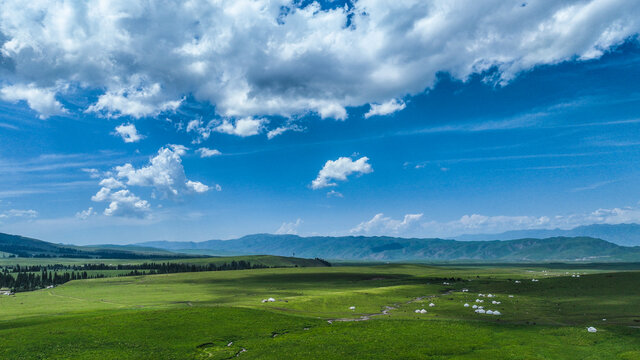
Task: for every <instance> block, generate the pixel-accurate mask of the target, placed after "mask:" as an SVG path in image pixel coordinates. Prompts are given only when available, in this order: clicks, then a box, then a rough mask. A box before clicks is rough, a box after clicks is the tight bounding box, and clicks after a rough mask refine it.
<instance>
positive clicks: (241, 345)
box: [0, 258, 640, 359]
mask: <svg viewBox="0 0 640 360" xmlns="http://www.w3.org/2000/svg"><path fill="white" fill-rule="evenodd" d="M235 259H237V258H235ZM195 260H201V259H195ZM248 261H251V260H248ZM81 263H82V262H81ZM128 263H130V262H128ZM252 263H253V261H252ZM576 272H580V273H581V276H580V277H579V278H575V277H571V274H573V273H576ZM567 273H568V274H567ZM531 279H538V280H539V281H537V282H533V281H531ZM516 280H517V281H519V283H516ZM445 283H448V284H445ZM462 289H468V290H469V291H468V292H462ZM479 293H482V294H485V295H486V294H489V293H491V294H492V295H494V297H492V298H488V297H479V296H478V294H479ZM509 295H512V296H513V297H509ZM269 297H273V298H274V299H275V300H276V301H275V302H266V303H263V302H262V300H263V299H267V298H269ZM476 299H481V300H483V301H484V302H483V303H477V304H480V305H482V306H484V307H485V309H495V310H500V312H501V313H502V315H500V316H493V315H486V314H476V313H474V311H473V310H472V309H471V307H468V308H465V307H464V306H463V305H464V303H469V304H470V305H473V304H476V303H475V300H476ZM491 301H500V304H499V305H494V304H491ZM430 303H433V304H434V305H435V306H433V307H430V306H429V304H430ZM351 306H355V310H350V309H349V307H351ZM422 308H424V309H426V310H427V311H428V312H427V313H426V314H416V313H415V312H414V311H415V310H416V309H422ZM639 309H640V272H636V271H615V272H612V271H610V270H604V271H603V270H599V269H597V268H591V269H585V270H579V271H578V270H576V269H571V270H568V269H562V268H560V267H554V268H549V269H545V268H540V267H532V268H529V267H506V266H500V267H489V266H453V265H452V266H448V267H445V266H437V267H433V266H425V265H400V264H395V265H377V266H342V267H328V268H327V267H314V268H301V267H300V268H280V269H255V270H238V271H218V272H198V273H178V274H168V275H150V276H149V275H147V276H135V277H113V278H105V279H91V280H78V281H72V282H69V283H66V284H64V285H61V286H58V287H56V288H54V289H43V290H38V291H33V292H25V293H18V294H16V295H15V296H0V358H2V359H96V358H100V359H226V358H235V357H236V356H237V357H238V358H246V359H304V358H313V359H315V358H326V359H372V358H376V359H640V328H639V327H640V312H639ZM383 311H384V314H383ZM603 319H606V320H603ZM351 320H357V321H351ZM587 326H595V327H596V328H597V329H598V332H597V333H589V332H587V331H586V327H587ZM243 349H244V351H243Z"/></svg>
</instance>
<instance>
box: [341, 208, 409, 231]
mask: <svg viewBox="0 0 640 360" xmlns="http://www.w3.org/2000/svg"><path fill="white" fill-rule="evenodd" d="M421 218H422V214H406V215H405V216H404V218H403V219H402V220H395V219H392V218H390V217H387V216H384V214H383V213H379V214H376V215H375V216H374V217H373V218H371V220H369V221H364V222H361V223H360V224H358V225H357V226H356V227H354V228H353V229H351V230H350V233H352V234H364V235H372V234H375V235H398V234H402V233H405V232H407V231H409V230H410V229H411V228H412V227H414V226H415V225H418V222H419V221H420V219H421Z"/></svg>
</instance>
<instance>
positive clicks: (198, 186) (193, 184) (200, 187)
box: [186, 180, 209, 193]
mask: <svg viewBox="0 0 640 360" xmlns="http://www.w3.org/2000/svg"><path fill="white" fill-rule="evenodd" d="M186 186H187V189H191V190H193V191H195V192H197V193H203V192H207V191H209V187H208V186H207V185H205V184H203V183H201V182H199V181H191V180H187V183H186Z"/></svg>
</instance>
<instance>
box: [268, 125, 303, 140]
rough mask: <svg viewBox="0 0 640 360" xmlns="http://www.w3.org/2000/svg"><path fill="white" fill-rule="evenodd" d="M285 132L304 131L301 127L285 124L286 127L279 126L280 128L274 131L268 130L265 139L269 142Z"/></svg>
mask: <svg viewBox="0 0 640 360" xmlns="http://www.w3.org/2000/svg"><path fill="white" fill-rule="evenodd" d="M287 131H304V128H302V127H301V126H299V125H296V124H287V125H284V126H280V127H277V128H275V129H272V130H269V132H267V138H268V139H269V140H271V139H273V138H274V137H276V136H278V135H282V134H284V133H285V132H287Z"/></svg>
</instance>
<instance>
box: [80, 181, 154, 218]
mask: <svg viewBox="0 0 640 360" xmlns="http://www.w3.org/2000/svg"><path fill="white" fill-rule="evenodd" d="M91 200H93V201H96V202H98V201H107V202H109V206H108V207H107V208H106V209H104V214H105V215H107V216H122V217H137V218H145V217H148V216H149V214H150V213H149V211H150V209H149V208H150V205H149V202H148V201H147V200H142V199H140V198H139V197H138V196H136V195H134V194H133V193H132V192H131V191H129V190H126V189H125V190H118V191H115V192H113V191H112V190H111V189H109V188H102V189H100V191H98V193H97V194H96V195H94V196H93V197H92V198H91Z"/></svg>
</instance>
